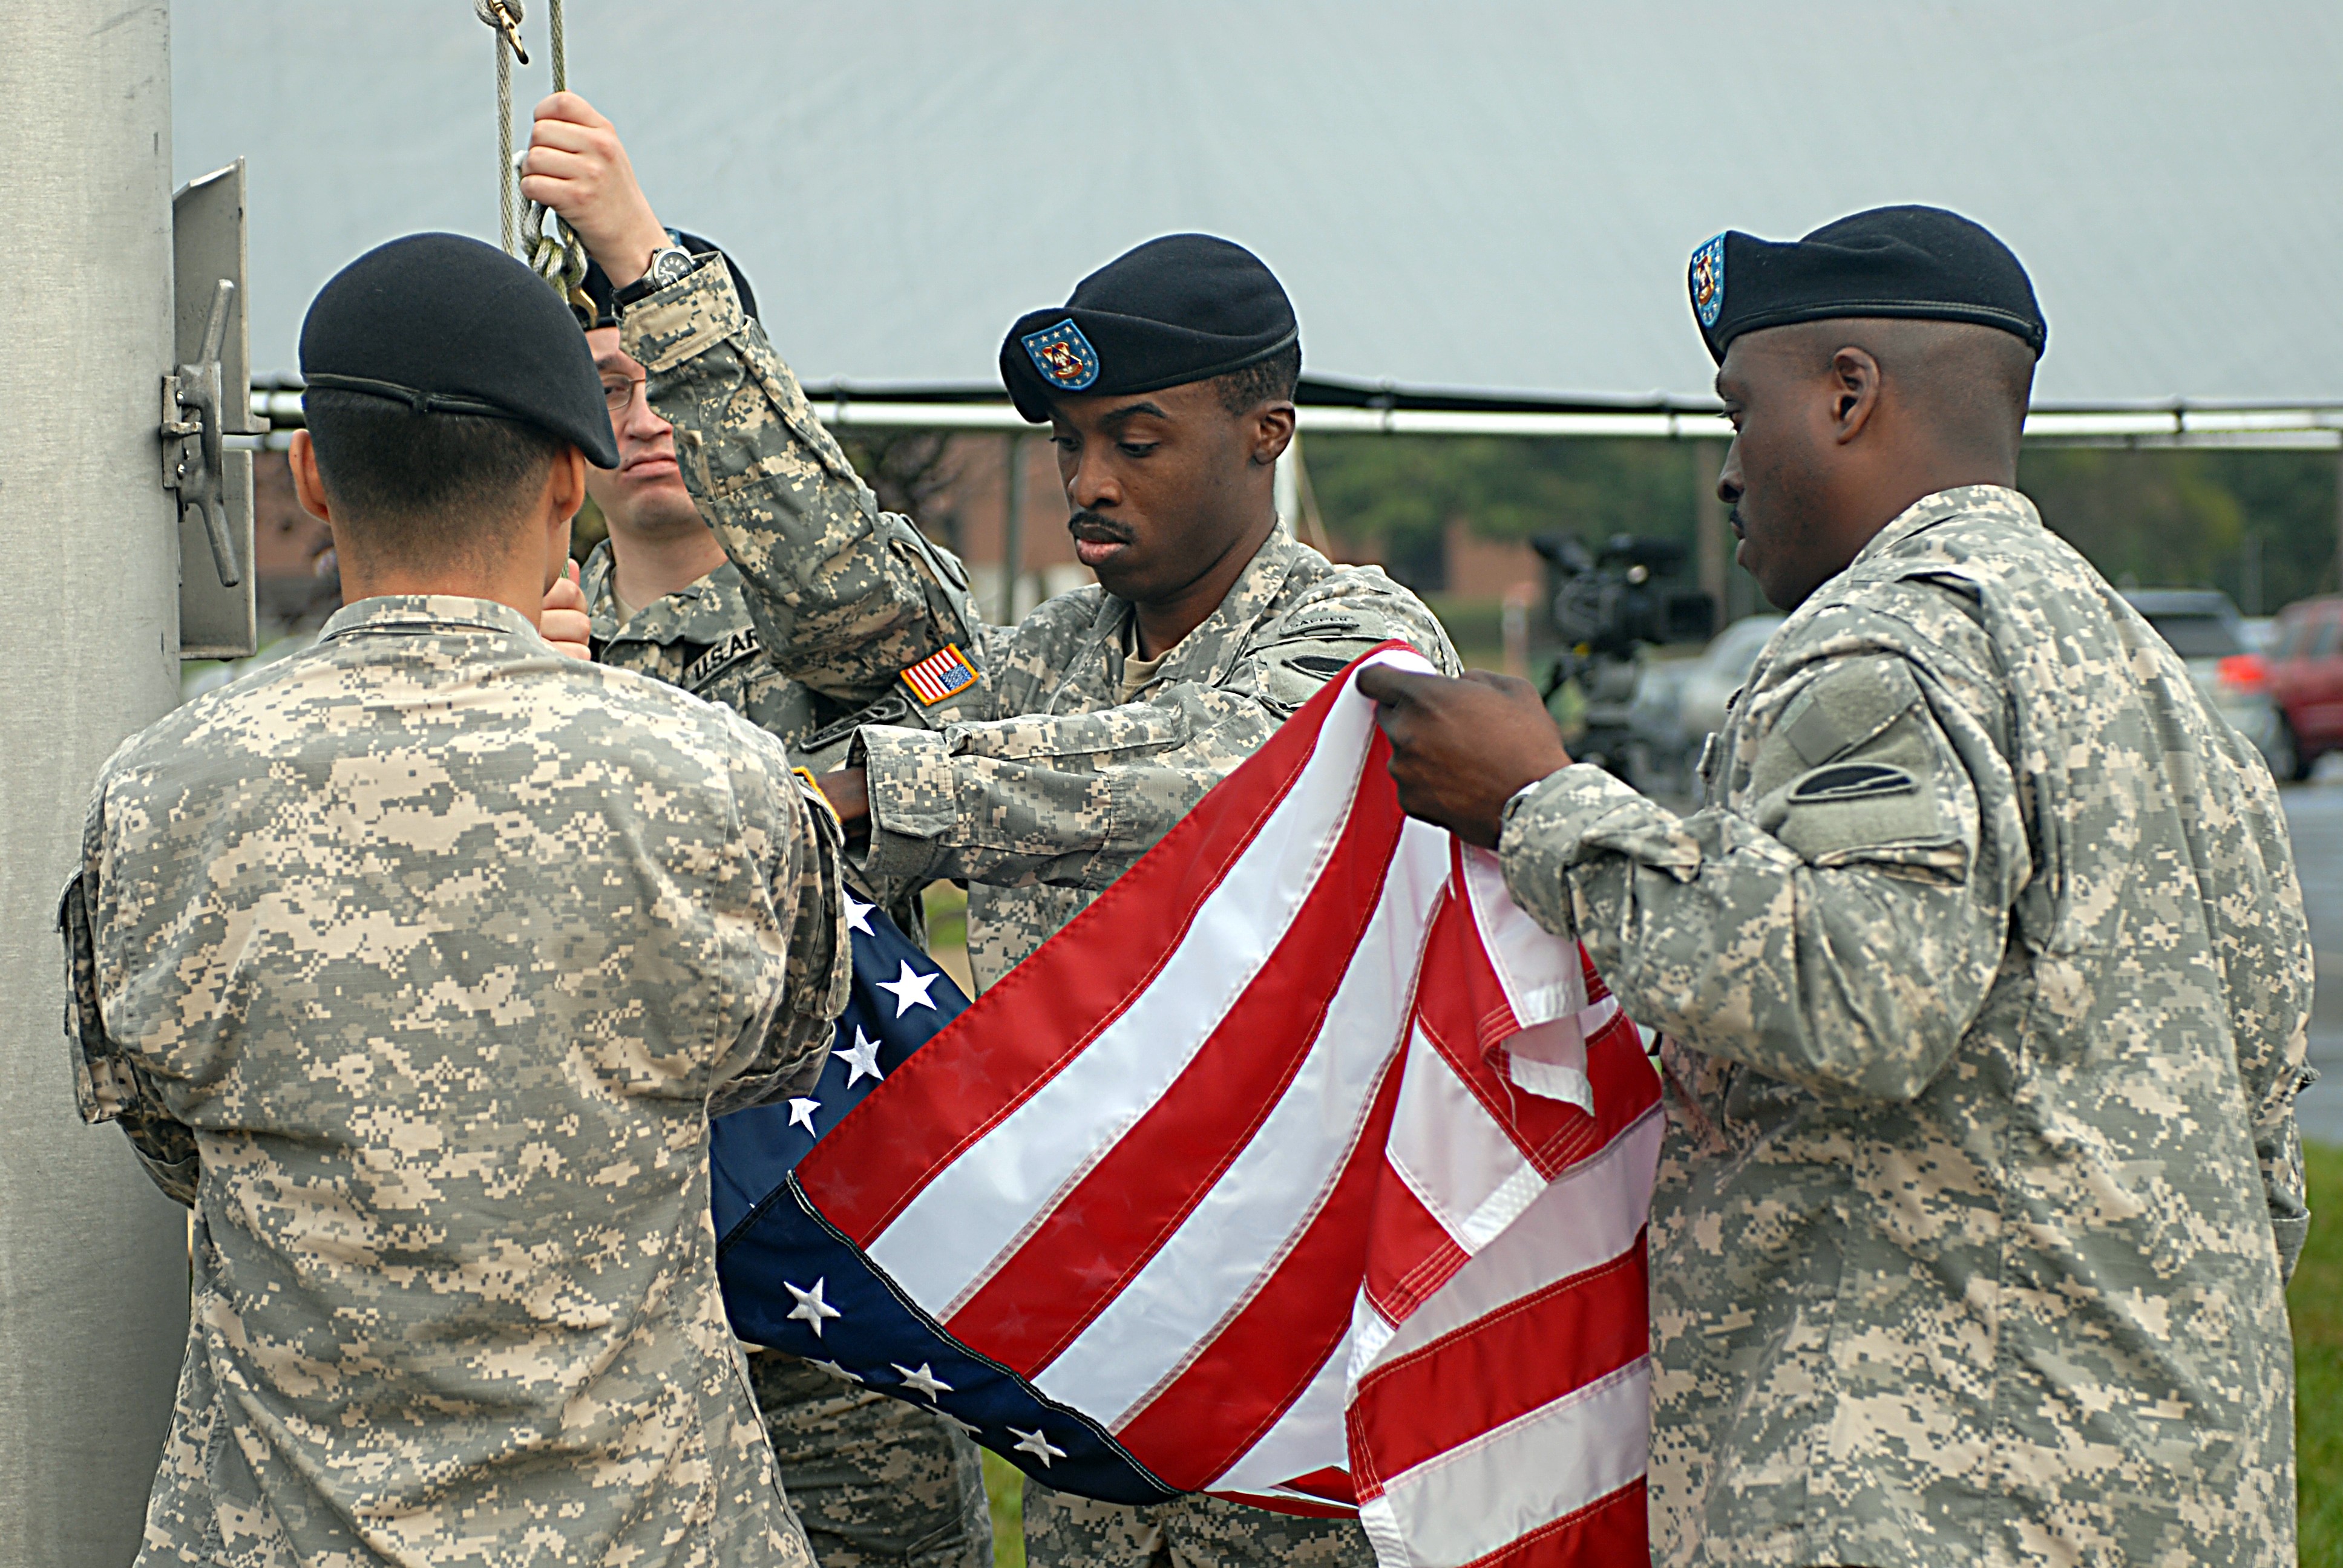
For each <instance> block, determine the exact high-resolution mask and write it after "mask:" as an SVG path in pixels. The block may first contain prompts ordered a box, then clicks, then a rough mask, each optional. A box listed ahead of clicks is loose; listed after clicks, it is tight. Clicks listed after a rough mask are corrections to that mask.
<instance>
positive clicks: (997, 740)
mask: <svg viewBox="0 0 2343 1568" xmlns="http://www.w3.org/2000/svg"><path fill="white" fill-rule="evenodd" d="M538 113H539V115H540V116H548V117H555V118H558V119H559V120H560V121H562V122H563V123H564V124H565V125H566V126H569V127H571V128H570V129H568V130H565V131H564V132H562V133H561V136H562V138H563V140H564V141H565V143H567V144H568V145H569V146H573V147H575V148H577V149H578V153H577V156H578V159H579V163H578V168H577V170H576V174H577V180H576V184H577V188H575V189H568V190H565V189H563V188H561V182H559V181H556V180H552V179H548V180H546V181H543V182H541V183H539V184H537V185H535V186H533V188H532V190H531V195H532V196H533V197H535V198H536V199H539V200H543V201H545V202H547V203H548V205H550V206H553V207H554V208H555V210H556V211H558V212H560V213H561V215H562V216H563V217H564V218H565V219H567V220H568V222H569V223H570V224H571V225H572V226H573V227H575V228H576V229H577V230H578V234H579V236H581V237H582V238H583V239H584V240H585V242H586V245H587V246H588V249H589V250H590V251H592V252H593V253H594V255H595V256H596V257H597V258H598V260H599V261H600V262H601V263H602V264H603V265H604V266H607V267H608V268H609V269H610V272H611V276H613V277H614V278H621V279H625V280H627V281H626V282H625V283H624V284H623V286H621V287H620V289H619V290H618V303H619V306H620V307H621V314H622V321H623V325H622V327H621V335H622V339H623V342H624V344H625V346H626V349H627V352H628V354H630V355H631V356H633V357H635V358H636V359H637V360H639V362H640V363H641V364H642V365H643V366H644V367H645V368H646V369H647V370H649V373H650V385H649V395H650V398H651V401H652V403H653V405H654V406H655V407H657V408H658V410H659V414H660V415H661V416H662V417H665V418H667V419H669V420H670V421H672V422H673V424H674V425H675V427H676V431H677V437H678V441H679V449H680V455H681V461H682V467H683V473H684V478H685V480H686V482H687V483H688V484H689V487H690V489H691V492H692V495H693V498H695V499H696V500H697V501H698V502H699V508H700V511H701V513H702V515H703V516H705V517H706V518H708V520H709V524H710V526H712V527H713V528H715V530H716V532H717V535H718V537H719V538H721V539H722V540H723V542H724V548H725V551H726V553H727V554H728V555H729V556H730V558H732V561H733V563H734V564H735V565H736V566H738V567H739V569H740V574H741V578H742V581H743V583H744V584H745V585H746V587H747V589H748V592H749V608H750V612H751V614H752V615H753V617H754V618H755V619H756V623H757V627H758V630H759V636H760V637H761V638H763V639H764V642H765V646H766V647H767V648H770V649H772V650H773V651H774V656H775V658H776V659H777V661H778V662H779V665H780V666H781V668H784V669H785V670H787V671H788V672H789V674H791V675H792V676H794V677H796V678H799V679H800V680H802V681H804V682H805V683H806V684H808V685H809V686H812V687H814V688H815V689H818V690H820V691H821V692H822V693H823V694H824V695H826V696H828V697H830V698H831V699H835V700H837V701H840V702H842V703H849V704H856V703H861V702H868V701H870V700H872V699H874V698H875V697H877V696H879V695H880V693H882V692H886V691H889V690H890V689H895V688H896V687H897V685H898V683H900V684H901V685H903V686H904V687H906V688H908V689H909V690H910V693H911V695H912V697H913V698H914V699H915V700H914V702H913V704H912V706H911V710H910V712H908V713H906V714H905V715H904V716H903V717H902V718H901V719H900V720H899V721H897V722H895V723H893V724H889V725H880V726H865V727H863V728H861V729H859V730H858V731H857V735H856V739H855V742H854V749H853V750H852V753H851V755H850V761H851V762H852V763H853V764H854V766H852V767H850V769H847V770H845V771H843V772H840V773H837V774H832V775H830V776H828V777H826V779H825V780H824V787H825V789H830V791H831V794H832V799H833V800H835V801H837V802H838V803H839V804H840V809H841V812H842V814H843V815H844V816H845V817H846V818H847V819H848V820H849V821H850V823H852V824H855V825H857V826H859V827H860V828H862V829H863V830H865V831H867V833H868V837H869V844H868V849H867V850H866V852H865V854H864V856H863V858H862V861H861V864H862V867H863V869H864V870H865V872H866V873H867V874H868V875H870V877H871V879H873V881H874V883H875V884H876V885H878V886H880V887H882V888H904V887H918V886H920V885H922V884H924V883H926V882H929V881H932V880H935V879H944V878H950V879H956V880H962V881H965V882H967V883H968V884H969V916H968V920H969V960H970V968H971V969H972V970H974V972H975V975H976V977H977V980H978V982H979V984H980V986H982V985H990V983H992V982H993V981H994V980H998V979H1000V977H1001V975H1002V974H1004V973H1005V972H1007V970H1009V969H1010V968H1011V966H1012V965H1014V964H1015V963H1016V962H1017V961H1018V960H1021V959H1022V958H1024V957H1025V956H1026V955H1027V954H1028V953H1030V952H1031V951H1032V950H1034V949H1035V948H1037V947H1039V946H1040V945H1041V942H1042V941H1043V940H1046V939H1047V938H1048V937H1049V936H1051V934H1052V933H1053V932H1055V931H1056V930H1058V929H1059V928H1060V927H1061V926H1062V925H1064V924H1065V922H1066V921H1067V920H1071V918H1072V917H1073V916H1074V915H1075V914H1076V913H1078V912H1079V911H1080V910H1082V909H1083V908H1084V907H1085V906H1087V905H1088V903H1089V902H1090V901H1091V899H1093V898H1095V897H1096V896H1097V894H1098V893H1099V891H1100V890H1102V889H1103V888H1105V887H1106V886H1107V884H1108V883H1110V882H1111V881H1112V880H1113V879H1115V878H1116V877H1117V876H1119V875H1121V873H1122V871H1123V870H1124V869H1127V868H1128V867H1130V866H1131V864H1132V862H1134V861H1135V860H1137V859H1139V857H1140V856H1141V855H1143V854H1144V853H1146V851H1147V850H1148V849H1150V848H1151V847H1152V846H1153V845H1154V843H1155V842H1156V840H1157V839H1160V838H1161V837H1162V835H1163V834H1164V833H1165V832H1167V831H1168V830H1169V829H1171V827H1172V824H1173V823H1175V822H1177V821H1178V820H1179V819H1180V818H1181V817H1182V815H1183V814H1184V813H1185V812H1186V811H1187V810H1188V809H1190V808H1191V807H1192V806H1193V805H1194V804H1195V803H1196V802H1197V800H1199V799H1202V796H1203V794H1204V792H1205V791H1206V790H1207V789H1211V788H1212V785H1213V784H1215V783H1217V782H1219V780H1220V779H1222V778H1223V777H1225V776H1226V775H1227V774H1228V773H1229V772H1230V771H1231V770H1232V769H1234V768H1235V767H1236V766H1237V764H1238V763H1240V762H1242V760H1243V759H1245V758H1246V757H1247V756H1249V755H1251V753H1252V751H1253V750H1254V749H1256V748H1257V747H1259V746H1260V745H1261V744H1262V741H1263V740H1265V739H1267V738H1268V737H1269V736H1270V734H1271V733H1272V732H1273V731H1274V730H1275V729H1276V728H1277V726H1278V725H1279V724H1281V723H1282V722H1283V721H1284V720H1285V719H1286V718H1288V717H1289V716H1290V715H1291V714H1292V712H1293V711H1294V710H1295V709H1298V708H1299V707H1301V705H1302V703H1304V702H1306V701H1307V700H1308V699H1310V698H1311V697H1312V695H1313V694H1315V693H1316V691H1317V690H1318V689H1320V688H1321V687H1322V685H1323V684H1324V683H1325V681H1326V680H1327V679H1328V678H1330V677H1331V676H1332V675H1333V674H1335V673H1336V672H1337V671H1339V670H1341V669H1342V668H1344V667H1345V666H1347V665H1348V664H1349V663H1350V662H1351V661H1352V660H1353V659H1354V658H1357V657H1358V656H1359V655H1361V654H1362V653H1364V652H1366V651H1367V650H1368V649H1370V648H1373V647H1375V646H1376V645H1378V644H1380V643H1382V642H1384V641H1386V640H1393V639H1396V640H1399V641H1403V642H1406V643H1409V644H1411V645H1413V647H1415V648H1418V649H1420V650H1422V651H1423V653H1424V654H1425V655H1426V656H1428V657H1429V658H1433V660H1434V661H1435V662H1436V663H1438V664H1439V665H1440V666H1441V667H1442V668H1455V667H1456V660H1455V655H1454V652H1453V649H1451V648H1450V647H1449V645H1448V641H1447V638H1446V637H1445V636H1444V635H1443V632H1442V630H1441V628H1440V626H1439V623H1438V622H1437V621H1436V620H1435V619H1434V618H1433V616H1432V614H1431V612H1430V611H1429V610H1428V609H1426V608H1424V606H1423V604H1422V603H1421V602H1420V601H1419V600H1417V599H1416V598H1415V597H1414V596H1413V595H1412V594H1410V593H1408V592H1407V591H1406V590H1405V589H1403V588H1401V587H1399V586H1398V585H1397V584H1396V583H1393V581H1392V580H1391V579H1390V578H1387V577H1385V576H1384V575H1383V573H1382V572H1380V571H1378V570H1375V569H1373V568H1359V567H1340V566H1336V565H1334V564H1333V563H1332V562H1330V561H1328V560H1327V559H1326V558H1324V557H1323V556H1322V555H1320V554H1318V552H1316V551H1315V550H1312V549H1310V548H1306V547H1304V546H1302V545H1301V544H1299V543H1297V542H1296V541H1295V540H1294V539H1293V538H1292V536H1291V535H1290V534H1289V533H1287V532H1285V531H1284V530H1282V528H1279V527H1278V526H1277V525H1276V519H1275V514H1274V510H1273V508H1272V495H1271V476H1272V465H1273V464H1274V462H1275V460H1276V458H1277V457H1278V455H1279V453H1281V452H1282V450H1283V449H1284V447H1285V445H1286V443H1287V441H1288V440H1289V439H1290V438H1291V437H1292V428H1293V407H1292V388H1293V381H1294V377H1295V375H1296V374H1297V373H1298V370H1299V367H1300V350H1299V347H1298V344H1297V340H1296V337H1295V331H1294V324H1293V316H1292V307H1291V306H1290V305H1289V304H1288V302H1287V301H1286V298H1285V295H1284V291H1283V290H1282V288H1280V287H1279V286H1278V285H1277V282H1276V279H1275V278H1274V277H1273V276H1271V275H1270V273H1269V271H1268V269H1267V268H1266V267H1264V266H1262V265H1261V263H1260V262H1259V261H1258V260H1257V259H1256V258H1254V257H1253V256H1251V255H1250V254H1249V253H1247V252H1245V251H1243V250H1242V248H1240V247H1238V246H1232V245H1230V244H1228V243H1227V242H1226V241H1222V240H1213V239H1208V238H1206V237H1204V236H1195V235H1187V236H1172V237H1170V238H1168V239H1164V240H1159V241H1155V242H1152V243H1151V244H1150V245H1148V246H1141V247H1140V249H1139V250H1137V251H1135V252H1132V253H1131V255H1129V256H1124V257H1122V258H1121V259H1120V260H1119V261H1117V262H1115V263H1113V264H1111V265H1110V266H1108V267H1107V268H1105V269H1103V270H1102V271H1101V272H1100V273H1099V274H1097V275H1095V276H1092V277H1091V278H1090V279H1088V280H1086V281H1085V282H1084V283H1083V284H1082V285H1081V287H1080V288H1078V289H1077V290H1076V293H1075V297H1074V299H1073V301H1072V302H1071V304H1070V305H1068V306H1067V307H1060V308H1057V309H1053V310H1051V311H1047V312H1041V313H1036V315H1035V316H1034V317H1029V318H1027V320H1026V321H1023V322H1021V323H1020V324H1019V325H1018V327H1016V328H1015V329H1012V331H1011V335H1010V339H1009V342H1008V343H1007V344H1006V345H1004V348H1003V354H1002V368H1003V373H1004V375H1005V376H1006V377H1008V379H1009V384H1010V387H1011V395H1012V396H1013V397H1015V398H1016V400H1017V402H1018V405H1019V407H1020V408H1021V410H1022V411H1023V412H1024V413H1025V415H1026V417H1028V418H1031V419H1036V420H1040V419H1045V418H1047V419H1051V420H1052V421H1053V423H1054V424H1055V425H1056V439H1057V443H1058V447H1059V450H1060V454H1061V457H1060V471H1061V474H1062V475H1063V476H1064V477H1065V480H1066V487H1067V495H1068V498H1069V500H1070V501H1071V504H1072V506H1073V508H1074V513H1075V515H1074V517H1073V518H1072V519H1071V524H1070V526H1071V528H1072V529H1073V531H1074V534H1075V537H1076V539H1077V548H1078V551H1079V553H1080V554H1081V557H1082V558H1083V559H1084V561H1085V563H1086V564H1088V565H1090V566H1091V567H1092V568H1093V569H1094V570H1096V571H1097V572H1098V574H1099V576H1100V578H1101V586H1097V587H1091V588H1082V589H1079V590H1077V591H1075V592H1073V593H1071V594H1066V595H1062V596H1061V597H1059V598H1055V599H1052V600H1051V601H1050V602H1049V603H1047V604H1045V605H1043V606H1041V608H1039V609H1037V610H1036V611H1034V613H1033V614H1032V615H1031V616H1029V617H1027V618H1025V620H1024V621H1023V622H1021V624H1019V625H1017V626H1015V627H992V626H986V625H984V624H982V623H981V622H980V619H979V618H978V616H977V612H976V608H975V605H974V602H973V600H972V598H970V594H969V591H968V587H969V585H968V577H967V573H966V572H965V570H964V569H963V568H962V567H961V565H960V562H959V561H958V560H957V559H955V558H952V557H951V556H950V553H949V552H946V551H944V550H941V549H940V548H937V547H935V546H934V545H932V544H930V543H929V542H928V541H927V540H925V539H924V538H921V537H920V534H919V532H918V530H917V529H916V528H913V527H912V526H911V525H910V522H909V521H908V520H906V519H904V518H900V517H897V516H894V515H892V514H890V513H885V512H882V511H880V508H879V506H878V503H877V501H876V499H875V498H873V497H872V495H871V493H870V489H869V488H868V487H866V486H865V485H863V483H862V482H861V480H860V478H859V477H857V475H856V473H855V471H854V469H853V467H852V466H851V465H850V464H849V463H848V461H847V460H846V457H845V456H844V454H843V453H841V452H840V449H839V447H838V445H837V443H836V442H835V441H833V440H832V439H831V438H830V435H829V433H828V432H827V431H825V430H824V429H823V428H822V427H821V426H820V424H819V422H817V421H816V420H815V418H814V417H813V415H812V411H811V410H810V409H809V407H807V404H806V400H805V397H804V394H803V393H802V391H801V390H800V389H799V386H798V383H797V380H796V377H794V376H792V375H791V374H790V372H789V367H787V366H786V365H784V364H783V363H782V362H781V361H780V359H779V357H778V356H776V355H775V354H774V352H773V350H772V347H771V346H770V344H769V342H768V340H767V338H766V337H765V334H764V331H763V328H762V327H761V326H760V325H759V324H758V323H757V322H755V321H753V320H751V319H750V318H749V317H748V316H747V315H746V314H745V313H744V312H743V311H742V309H741V307H740V305H739V300H738V299H737V297H735V293H734V290H733V288H732V285H731V280H730V278H729V276H727V275H726V273H725V270H724V268H722V267H720V266H705V265H699V264H697V263H696V262H695V260H694V258H692V257H691V256H689V255H687V254H684V253H683V252H682V251H681V250H679V249H675V248H671V247H670V246H669V241H668V240H667V239H666V238H664V237H663V235H664V231H663V230H661V229H660V228H659V225H658V222H657V219H656V218H654V217H653V216H651V213H650V208H649V204H648V202H646V201H644V200H643V198H642V196H641V193H640V192H639V189H637V188H636V187H635V186H634V185H633V180H632V176H631V175H630V174H624V168H625V164H624V155H623V152H621V151H620V150H619V149H618V146H617V138H616V136H615V134H614V133H612V132H611V130H610V127H609V125H608V121H606V120H604V119H602V118H601V116H598V115H596V114H595V113H594V112H593V111H592V110H591V109H589V108H588V107H587V106H585V105H584V104H583V103H582V102H581V101H579V100H578V99H575V98H572V97H564V96H560V95H557V96H556V97H555V98H553V99H549V100H548V102H547V103H546V104H545V105H543V106H540V107H539V110H538ZM539 126H540V131H542V129H543V126H544V118H542V117H541V118H540V121H539ZM589 163H590V164H591V165H592V166H593V167H592V168H591V169H590V170H589V169H588V164H589ZM617 176H623V177H617ZM1044 318H1046V319H1044ZM1059 324H1064V325H1068V326H1074V327H1075V328H1076V329H1075V330H1074V331H1073V332H1072V333H1071V335H1069V334H1068V333H1066V332H1063V331H1061V330H1060V329H1059ZM1085 334H1087V336H1084V335H1085ZM1027 1497H1028V1502H1027V1505H1026V1506H1027V1522H1028V1523H1027V1528H1028V1551H1029V1553H1031V1559H1032V1561H1033V1562H1034V1563H1037V1564H1043V1563H1049V1564H1056V1563H1115V1564H1120V1563H1133V1564H1137V1563H1174V1562H1176V1563H1196V1564H1203V1563H1311V1564H1316V1563H1326V1564H1336V1563H1341V1564H1358V1565H1362V1568H1363V1565H1364V1564H1367V1563H1372V1562H1373V1553H1372V1552H1371V1551H1370V1549H1369V1548H1368V1546H1367V1544H1366V1539H1365V1536H1364V1534H1363V1532H1362V1531H1360V1529H1359V1528H1358V1526H1357V1525H1356V1524H1355V1523H1352V1522H1349V1521H1312V1520H1306V1519H1298V1518H1286V1517H1281V1516H1278V1515H1273V1514H1270V1513H1262V1512H1261V1511H1258V1510H1253V1509H1249V1508H1245V1507H1242V1506H1240V1505H1237V1504H1233V1503H1223V1502H1220V1501H1218V1500H1215V1499H1212V1498H1206V1497H1201V1496H1199V1497H1189V1498H1183V1499H1182V1500H1180V1501H1178V1502H1175V1503H1168V1504H1164V1505H1161V1506H1160V1507H1156V1508H1151V1509H1145V1510H1139V1511H1133V1510H1131V1509H1127V1508H1122V1507H1119V1506H1116V1505H1113V1504H1109V1503H1090V1502H1085V1501H1082V1500H1080V1499H1075V1498H1071V1497H1067V1496H1063V1495H1061V1494H1058V1493H1051V1492H1049V1491H1048V1490H1047V1489H1046V1488H1029V1489H1028V1492H1027Z"/></svg>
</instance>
